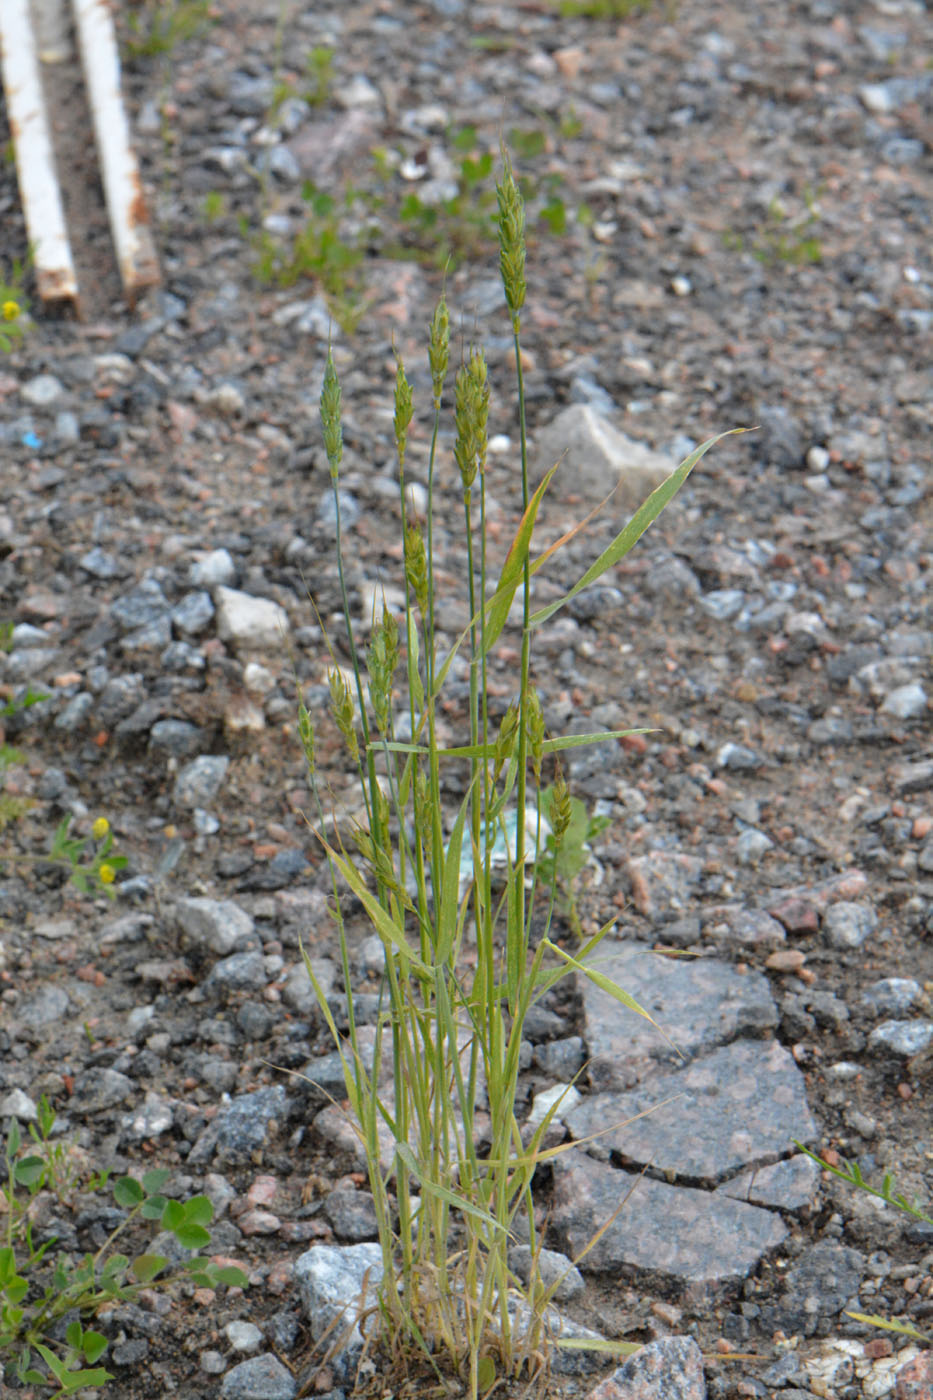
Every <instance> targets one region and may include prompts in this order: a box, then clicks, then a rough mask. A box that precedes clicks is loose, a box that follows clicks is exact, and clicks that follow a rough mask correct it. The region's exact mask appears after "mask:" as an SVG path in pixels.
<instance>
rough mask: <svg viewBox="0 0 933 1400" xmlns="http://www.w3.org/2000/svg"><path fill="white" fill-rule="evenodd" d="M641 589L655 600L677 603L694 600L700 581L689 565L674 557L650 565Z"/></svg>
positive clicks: (698, 590)
mask: <svg viewBox="0 0 933 1400" xmlns="http://www.w3.org/2000/svg"><path fill="white" fill-rule="evenodd" d="M642 588H643V589H644V591H645V592H646V593H650V594H651V595H652V596H653V597H656V598H669V599H671V600H672V601H673V602H679V601H681V600H682V599H684V598H695V597H696V596H697V594H698V593H699V592H700V580H699V579H698V578H697V576H696V574H695V573H694V572H693V570H692V569H691V567H690V565H689V564H687V563H685V561H684V560H683V559H678V558H677V556H676V555H671V556H670V557H669V558H667V559H662V560H661V561H660V562H659V563H657V564H652V565H651V567H650V568H649V569H648V571H647V573H646V574H645V576H644V579H643V581H642Z"/></svg>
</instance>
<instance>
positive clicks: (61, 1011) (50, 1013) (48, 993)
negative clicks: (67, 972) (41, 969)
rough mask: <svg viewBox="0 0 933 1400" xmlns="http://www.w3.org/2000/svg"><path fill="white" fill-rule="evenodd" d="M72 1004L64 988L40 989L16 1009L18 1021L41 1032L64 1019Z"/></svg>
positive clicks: (48, 987)
mask: <svg viewBox="0 0 933 1400" xmlns="http://www.w3.org/2000/svg"><path fill="white" fill-rule="evenodd" d="M70 1005H71V1002H70V1001H69V999H68V993H67V992H66V991H65V989H64V987H59V986H56V985H55V984H54V983H52V984H51V985H48V986H45V987H40V988H39V989H38V991H36V992H34V993H33V995H32V996H31V997H27V998H26V1000H25V1001H24V1002H23V1003H22V1004H21V1005H20V1006H18V1007H17V1008H16V1019H17V1020H18V1021H19V1022H21V1024H22V1025H24V1026H30V1027H31V1028H32V1029H33V1030H39V1029H40V1028H41V1027H42V1026H51V1025H54V1023H55V1022H56V1021H61V1020H63V1019H64V1017H65V1015H66V1013H67V1011H68V1008H69V1006H70Z"/></svg>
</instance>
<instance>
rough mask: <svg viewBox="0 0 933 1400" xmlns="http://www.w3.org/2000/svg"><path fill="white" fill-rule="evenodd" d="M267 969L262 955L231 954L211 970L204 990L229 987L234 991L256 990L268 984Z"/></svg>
mask: <svg viewBox="0 0 933 1400" xmlns="http://www.w3.org/2000/svg"><path fill="white" fill-rule="evenodd" d="M267 980H268V979H267V977H266V967H265V963H264V961H263V956H262V953H258V952H256V953H231V954H230V956H229V957H228V958H222V959H221V960H220V962H219V963H216V964H215V966H214V967H213V969H212V970H211V974H210V976H209V977H208V978H207V980H206V982H205V983H204V990H205V991H211V990H212V989H213V988H215V987H229V988H230V989H231V990H233V991H248V990H250V989H251V988H252V989H253V990H255V989H256V988H258V987H264V986H265V985H266V982H267Z"/></svg>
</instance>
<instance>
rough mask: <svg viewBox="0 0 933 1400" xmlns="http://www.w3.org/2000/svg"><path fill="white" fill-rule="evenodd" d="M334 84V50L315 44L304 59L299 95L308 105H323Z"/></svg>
mask: <svg viewBox="0 0 933 1400" xmlns="http://www.w3.org/2000/svg"><path fill="white" fill-rule="evenodd" d="M333 85H334V51H333V49H329V48H327V46H326V45H324V44H316V45H315V47H314V48H313V49H312V50H311V52H310V53H309V54H308V57H307V58H306V59H305V82H304V86H303V87H302V91H301V96H302V97H303V98H304V100H305V101H306V102H307V104H308V106H309V107H323V106H325V105H326V103H327V101H328V99H329V98H330V93H331V88H332V87H333Z"/></svg>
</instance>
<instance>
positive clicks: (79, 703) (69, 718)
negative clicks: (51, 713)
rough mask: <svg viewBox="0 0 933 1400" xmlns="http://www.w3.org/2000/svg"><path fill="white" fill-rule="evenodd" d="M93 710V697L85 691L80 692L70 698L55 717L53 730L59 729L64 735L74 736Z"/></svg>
mask: <svg viewBox="0 0 933 1400" xmlns="http://www.w3.org/2000/svg"><path fill="white" fill-rule="evenodd" d="M93 708H94V697H93V695H91V694H90V692H89V691H87V690H81V691H79V692H78V694H77V695H74V696H72V698H71V699H70V700H69V701H68V704H67V705H66V706H65V708H64V709H63V710H62V712H61V714H60V715H56V717H55V724H54V726H53V728H55V729H61V730H63V731H64V732H65V733H66V734H74V733H75V731H76V730H78V729H80V728H81V726H82V724H84V722H85V721H86V720H87V718H88V716H89V715H90V713H91V711H92V710H93Z"/></svg>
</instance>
